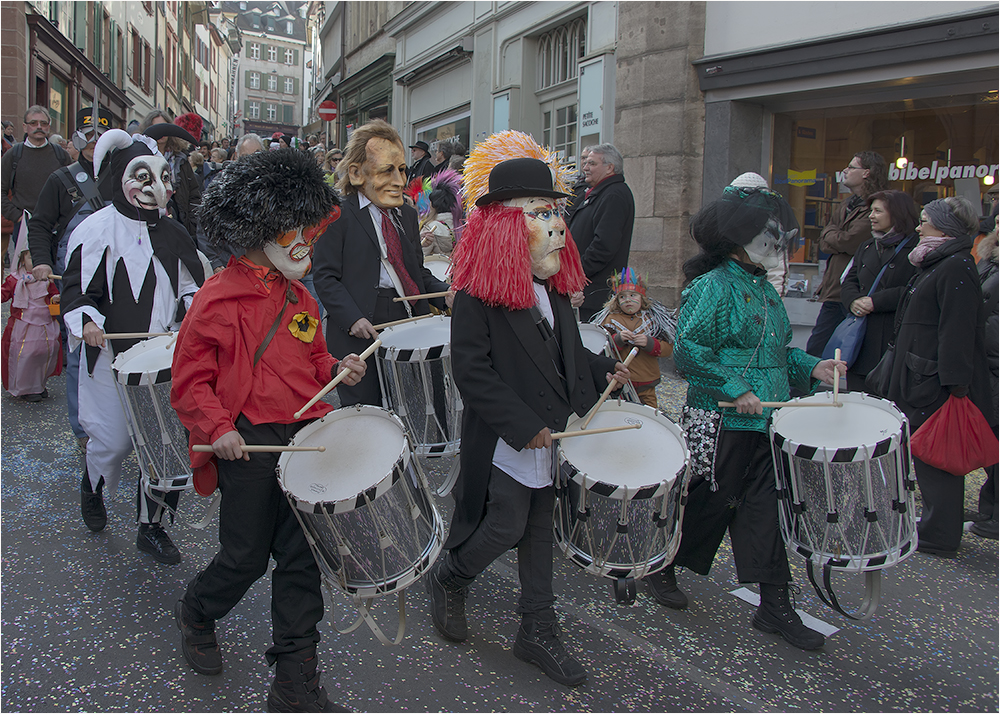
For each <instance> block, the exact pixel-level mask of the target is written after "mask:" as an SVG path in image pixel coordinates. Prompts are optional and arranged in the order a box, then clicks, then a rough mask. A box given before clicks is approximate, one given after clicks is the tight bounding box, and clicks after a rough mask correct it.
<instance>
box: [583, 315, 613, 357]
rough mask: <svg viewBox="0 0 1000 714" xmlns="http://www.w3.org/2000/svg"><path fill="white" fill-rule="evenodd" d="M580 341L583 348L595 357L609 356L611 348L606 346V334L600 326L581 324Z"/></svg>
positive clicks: (587, 323)
mask: <svg viewBox="0 0 1000 714" xmlns="http://www.w3.org/2000/svg"><path fill="white" fill-rule="evenodd" d="M580 339H581V340H582V341H583V346H584V347H586V348H587V349H588V350H590V351H591V352H593V353H594V354H595V355H604V356H606V357H610V356H611V346H610V345H609V344H608V332H607V330H605V329H604V328H603V327H601V326H600V325H593V324H591V323H589V322H581V323H580Z"/></svg>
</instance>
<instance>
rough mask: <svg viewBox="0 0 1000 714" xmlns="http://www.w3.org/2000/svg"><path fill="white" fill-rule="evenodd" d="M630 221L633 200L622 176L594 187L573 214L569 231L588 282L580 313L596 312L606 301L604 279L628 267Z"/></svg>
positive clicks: (606, 282)
mask: <svg viewBox="0 0 1000 714" xmlns="http://www.w3.org/2000/svg"><path fill="white" fill-rule="evenodd" d="M634 222H635V199H634V198H632V191H631V190H630V189H629V187H628V186H627V185H626V184H625V177H624V176H611V177H609V178H607V179H605V180H604V181H602V182H601V183H599V184H597V186H596V187H595V188H594V190H592V191H591V192H590V195H589V196H588V197H587V198H586V199H585V200H584V201H583V203H581V204H579V205H578V206H577V207H576V208H575V210H574V211H573V216H572V218H571V219H570V224H569V232H570V234H571V235H572V236H573V240H575V241H576V246H577V248H579V249H580V257H581V259H582V260H583V272H584V273H586V275H587V277H588V278H589V279H590V284H589V285H588V286H587V287H586V288H584V290H583V293H584V301H583V309H584V310H587V311H590V312H596V311H598V310H600V309H601V308H602V307H603V306H604V303H605V302H607V299H608V294H609V291H610V288H609V287H608V278H610V277H611V274H612V273H614V272H615V271H616V270H621V269H622V268H625V267H627V266H628V254H629V250H630V249H631V247H632V224H633V223H634Z"/></svg>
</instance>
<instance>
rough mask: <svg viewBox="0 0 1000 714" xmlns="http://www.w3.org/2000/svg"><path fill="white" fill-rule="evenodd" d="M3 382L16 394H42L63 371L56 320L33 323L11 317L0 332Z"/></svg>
mask: <svg viewBox="0 0 1000 714" xmlns="http://www.w3.org/2000/svg"><path fill="white" fill-rule="evenodd" d="M3 368H4V369H3V386H4V388H5V389H6V390H7V391H8V392H10V394H12V395H13V396H15V397H21V396H24V395H25V394H41V393H42V392H43V391H44V390H45V382H46V380H47V379H48V378H49V377H51V376H53V375H56V374H59V373H60V372H61V371H62V345H61V344H60V341H59V323H58V322H56V321H55V320H52V321H51V322H49V323H48V324H46V325H32V324H30V323H27V322H25V321H24V320H19V319H17V318H15V317H11V318H10V320H8V321H7V328H6V329H5V330H4V333H3Z"/></svg>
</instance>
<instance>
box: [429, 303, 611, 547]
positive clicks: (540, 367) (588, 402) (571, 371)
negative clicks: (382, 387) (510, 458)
mask: <svg viewBox="0 0 1000 714" xmlns="http://www.w3.org/2000/svg"><path fill="white" fill-rule="evenodd" d="M549 295H550V296H551V302H552V310H553V313H554V314H555V316H556V330H555V333H556V338H557V339H558V341H559V345H560V349H561V351H562V360H563V374H565V375H566V383H565V384H564V383H563V380H562V379H561V378H560V377H559V375H558V374H557V372H556V369H555V367H554V365H553V363H552V358H551V357H550V355H549V352H548V350H547V349H546V347H545V343H544V341H543V338H542V335H541V332H540V331H539V329H538V327H537V325H535V322H534V320H533V319H532V317H531V313H530V312H529V311H528V310H507V309H505V308H502V307H490V306H488V305H486V304H485V303H483V302H482V301H481V300H479V299H478V298H474V297H472V296H470V295H468V294H466V293H463V292H459V293H458V294H457V295H456V296H455V303H454V305H453V306H452V318H451V355H452V357H451V359H452V371H453V373H454V377H455V384H456V385H457V386H458V389H459V391H460V392H461V394H462V402H463V404H464V411H463V417H462V450H461V456H460V458H461V475H460V477H459V480H458V483H457V484H456V487H455V491H454V493H455V498H456V504H455V513H454V515H453V517H452V523H451V529H450V530H449V533H448V541H447V543H445V548H454V547H456V546H458V545H460V544H461V543H463V542H464V541H465V540H466V539H467V538H468V537H469V536H470V535H471V534H472V532H473V531H474V530H475V528H476V526H477V525H478V524H479V522H480V521H481V520H482V517H483V513H484V509H485V507H486V492H487V487H488V485H489V479H490V473H491V471H492V467H491V465H492V463H493V451H494V449H495V448H496V445H497V440H498V439H503V440H504V441H506V442H507V443H508V444H509V445H510V446H511V447H512V448H514V449H518V450H520V449H523V448H524V447H525V446H526V445H527V444H528V442H529V441H531V440H532V439H533V438H534V437H535V435H536V434H538V432H540V431H541V430H542V429H543V428H544V427H548V428H549V429H550V430H551V431H553V432H555V431H561V430H562V429H563V428H564V427H565V426H566V422H567V421H568V419H569V417H570V415H571V414H573V413H574V412H576V413H577V414H586V413H587V411H588V410H589V409H590V407H592V406H593V405H594V403H595V402H596V401H597V398H598V397H599V396H600V395H601V392H603V391H604V387H605V386H606V385H607V380H606V378H605V374H606V373H607V372H614V365H615V360H613V359H610V358H608V357H603V356H597V355H595V354H594V353H592V352H590V351H589V350H587V349H586V348H585V347H584V346H583V343H582V341H581V340H580V329H579V327H578V326H577V323H576V319H575V317H574V315H573V308H572V307H571V306H570V304H569V300H568V299H567V298H565V297H563V296H562V295H558V294H556V293H552V292H550V293H549ZM567 385H568V388H567Z"/></svg>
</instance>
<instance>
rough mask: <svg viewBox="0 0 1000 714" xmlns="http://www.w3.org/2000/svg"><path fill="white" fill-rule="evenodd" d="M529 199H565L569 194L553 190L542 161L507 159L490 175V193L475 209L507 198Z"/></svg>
mask: <svg viewBox="0 0 1000 714" xmlns="http://www.w3.org/2000/svg"><path fill="white" fill-rule="evenodd" d="M531 196H545V197H547V198H566V197H567V196H569V194H568V193H563V192H562V191H555V190H553V188H552V169H550V168H549V165H548V164H546V163H545V162H544V161H542V160H540V159H531V158H522V159H507V160H506V161H501V162H500V163H499V164H497V165H496V166H494V167H493V169H492V170H491V171H490V190H489V193H487V194H485V195H483V196H481V197H480V198H479V200H477V201H476V205H477V206H484V205H486V204H487V203H493V202H494V201H506V200H507V199H508V198H528V197H531Z"/></svg>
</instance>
